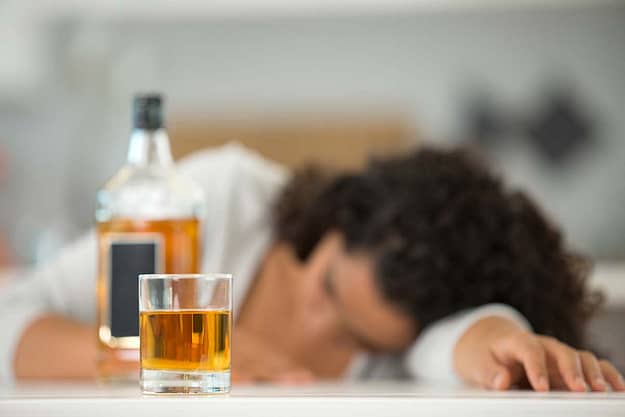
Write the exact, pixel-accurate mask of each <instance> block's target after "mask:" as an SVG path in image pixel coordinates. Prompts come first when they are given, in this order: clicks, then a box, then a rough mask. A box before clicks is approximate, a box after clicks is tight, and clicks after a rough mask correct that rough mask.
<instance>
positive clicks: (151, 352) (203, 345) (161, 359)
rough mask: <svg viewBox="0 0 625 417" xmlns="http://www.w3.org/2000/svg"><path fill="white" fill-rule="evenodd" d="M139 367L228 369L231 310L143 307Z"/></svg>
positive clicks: (140, 325) (176, 369) (216, 370)
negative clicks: (177, 309) (145, 308)
mask: <svg viewBox="0 0 625 417" xmlns="http://www.w3.org/2000/svg"><path fill="white" fill-rule="evenodd" d="M139 327H140V335H141V367H142V368H143V369H155V370H159V371H165V370H166V371H210V372H219V371H227V370H229V369H230V333H231V325H230V311H228V310H208V311H206V310H181V311H142V312H141V314H140V318H139Z"/></svg>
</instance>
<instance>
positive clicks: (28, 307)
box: [0, 231, 97, 383]
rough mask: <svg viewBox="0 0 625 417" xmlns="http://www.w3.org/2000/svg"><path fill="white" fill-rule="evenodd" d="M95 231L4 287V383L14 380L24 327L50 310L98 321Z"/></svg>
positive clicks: (0, 366) (0, 305) (0, 367)
mask: <svg viewBox="0 0 625 417" xmlns="http://www.w3.org/2000/svg"><path fill="white" fill-rule="evenodd" d="M96 252H97V247H96V236H95V231H90V232H89V233H87V234H86V235H85V236H83V237H82V238H80V239H78V240H77V241H75V242H74V243H72V244H71V245H69V246H67V247H66V248H64V249H63V250H62V251H61V253H60V255H59V256H58V257H57V258H56V259H55V260H54V261H52V262H50V263H47V264H45V265H43V266H42V267H40V268H36V269H34V270H33V271H32V272H30V273H28V272H27V273H26V274H25V275H24V276H16V277H14V278H13V282H11V283H10V284H8V286H7V287H6V288H3V289H2V290H0V328H1V329H2V337H1V338H0V383H11V382H12V381H13V377H14V373H13V359H14V356H15V350H16V348H17V345H18V343H19V340H20V337H21V335H22V333H23V332H24V330H25V329H26V328H27V327H28V325H29V324H30V323H32V322H33V321H34V320H36V319H37V318H40V317H41V316H43V315H46V314H51V313H52V314H61V315H65V316H71V317H73V318H75V319H77V320H80V321H84V322H94V321H95V280H96V259H97V253H96Z"/></svg>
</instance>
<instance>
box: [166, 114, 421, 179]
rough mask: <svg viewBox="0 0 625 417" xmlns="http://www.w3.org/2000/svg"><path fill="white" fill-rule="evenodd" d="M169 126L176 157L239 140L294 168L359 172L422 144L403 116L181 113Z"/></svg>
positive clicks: (172, 119)
mask: <svg viewBox="0 0 625 417" xmlns="http://www.w3.org/2000/svg"><path fill="white" fill-rule="evenodd" d="M171 121H172V123H171V124H170V125H169V126H168V128H169V132H170V135H171V141H172V152H173V155H174V158H176V159H178V158H180V157H182V156H185V155H187V154H189V153H191V152H193V151H196V150H198V149H201V148H206V147H212V146H218V145H222V144H224V143H227V142H230V141H237V142H239V143H241V144H244V145H246V146H248V147H250V148H252V149H255V150H257V151H258V152H260V153H261V154H263V155H264V156H266V157H268V158H270V159H273V160H275V161H278V162H280V163H282V164H285V165H286V166H289V167H295V166H300V165H301V164H303V163H305V162H311V161H315V162H321V163H323V164H325V165H330V166H334V167H338V168H355V167H358V166H360V165H361V164H362V163H363V162H364V161H366V159H367V158H368V157H369V156H370V155H372V154H375V155H379V154H385V153H389V152H396V151H398V150H401V149H403V148H405V147H408V146H410V145H414V144H415V142H416V137H417V134H416V129H415V128H414V127H413V126H412V124H411V123H410V122H409V119H408V118H407V117H405V116H403V115H401V114H359V115H356V116H340V117H339V116H335V115H324V114H319V113H316V114H315V113H309V114H307V115H305V116H302V115H300V114H298V115H293V116H287V115H280V116H274V117H246V118H239V119H232V118H228V117H221V118H213V119H207V118H206V117H192V116H190V115H188V114H187V115H179V116H178V117H175V115H174V117H173V118H171Z"/></svg>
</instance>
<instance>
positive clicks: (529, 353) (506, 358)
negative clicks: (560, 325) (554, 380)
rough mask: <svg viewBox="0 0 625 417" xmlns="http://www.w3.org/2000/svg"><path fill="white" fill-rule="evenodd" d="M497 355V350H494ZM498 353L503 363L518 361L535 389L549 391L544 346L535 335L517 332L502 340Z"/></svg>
mask: <svg viewBox="0 0 625 417" xmlns="http://www.w3.org/2000/svg"><path fill="white" fill-rule="evenodd" d="M495 354H496V355H497V352H495ZM499 354H500V355H501V354H503V357H502V358H501V359H503V362H504V363H509V362H510V361H518V362H520V363H521V364H522V365H523V367H524V368H525V373H526V375H527V379H528V381H529V383H530V385H531V386H532V388H533V389H534V390H536V391H549V373H548V371H547V359H546V355H545V349H544V347H543V346H542V345H541V344H540V343H539V342H538V340H537V339H536V337H535V336H534V335H533V334H531V333H527V332H519V333H518V334H516V335H515V336H514V337H511V338H508V339H506V340H505V341H504V343H503V346H501V347H500V351H499Z"/></svg>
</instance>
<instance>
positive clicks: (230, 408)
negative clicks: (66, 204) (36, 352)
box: [0, 382, 625, 417]
mask: <svg viewBox="0 0 625 417" xmlns="http://www.w3.org/2000/svg"><path fill="white" fill-rule="evenodd" d="M52 415H55V416H59V415H62V416H88V417H94V416H114V417H123V416H132V417H141V416H150V417H156V416H167V417H186V416H192V417H200V416H210V417H238V416H246V417H247V416H251V417H263V416H267V417H281V416H285V417H286V416H288V417H294V416H323V417H328V416H343V415H345V416H355V417H356V416H358V417H367V416H384V417H393V416H418V415H421V416H447V417H452V416H463V417H469V416H497V417H502V416H503V417H514V416H526V415H529V416H549V417H552V416H565V417H576V416H602V417H608V416H625V394H623V393H585V394H574V393H566V392H552V393H534V392H529V391H510V392H488V391H481V390H476V389H469V388H449V387H447V388H440V387H439V388H435V387H431V386H423V385H415V384H400V383H368V384H357V385H354V384H350V385H346V384H342V385H323V384H320V385H310V386H304V387H277V386H247V387H235V388H234V389H233V391H232V393H231V394H230V395H226V396H210V397H184V396H161V397H156V396H142V395H141V394H140V392H139V389H138V386H134V385H127V386H97V385H95V384H88V383H85V384H75V383H72V384H70V383H60V382H59V383H54V382H48V383H46V384H25V385H24V384H22V385H18V386H15V387H3V388H0V416H52Z"/></svg>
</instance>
